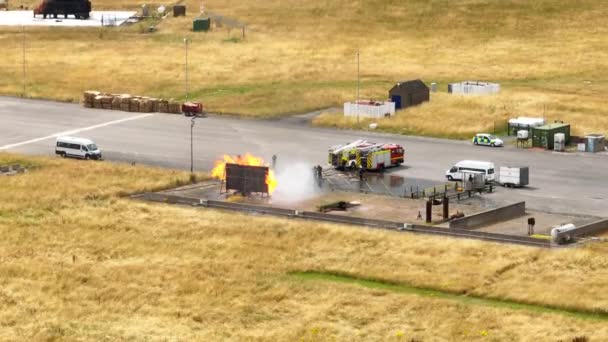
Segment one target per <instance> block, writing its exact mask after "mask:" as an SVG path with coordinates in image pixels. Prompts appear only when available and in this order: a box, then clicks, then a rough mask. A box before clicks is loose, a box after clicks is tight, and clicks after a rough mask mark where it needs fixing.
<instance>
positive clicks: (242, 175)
mask: <svg viewBox="0 0 608 342" xmlns="http://www.w3.org/2000/svg"><path fill="white" fill-rule="evenodd" d="M268 170H269V169H268V167H267V166H250V165H239V164H226V171H225V172H226V174H225V177H224V180H223V181H222V187H221V188H220V192H221V191H224V192H228V191H230V190H234V191H236V192H238V193H240V194H242V195H243V196H249V195H250V194H252V193H261V194H262V195H264V194H266V195H269V191H268V184H267V182H266V179H267V177H268Z"/></svg>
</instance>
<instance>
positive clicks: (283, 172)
mask: <svg viewBox="0 0 608 342" xmlns="http://www.w3.org/2000/svg"><path fill="white" fill-rule="evenodd" d="M275 178H276V179H277V183H278V184H277V187H276V189H275V191H274V192H273V193H272V197H273V199H275V200H278V201H282V202H298V201H302V200H307V199H310V198H313V197H315V196H316V194H317V193H318V191H319V188H318V187H317V184H316V180H315V177H314V173H313V167H312V165H308V164H304V163H295V164H290V165H287V166H285V167H279V168H278V169H277V170H275Z"/></svg>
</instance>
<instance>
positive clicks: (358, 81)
mask: <svg viewBox="0 0 608 342" xmlns="http://www.w3.org/2000/svg"><path fill="white" fill-rule="evenodd" d="M359 83H360V78H359V50H357V124H358V123H359Z"/></svg>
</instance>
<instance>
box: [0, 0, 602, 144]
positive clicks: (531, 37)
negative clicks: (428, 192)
mask: <svg viewBox="0 0 608 342" xmlns="http://www.w3.org/2000/svg"><path fill="white" fill-rule="evenodd" d="M34 2H35V1H23V3H26V4H27V3H29V4H30V6H31V3H34ZM186 3H187V5H188V13H189V14H188V17H187V18H172V17H170V18H168V19H166V20H164V21H162V22H161V23H160V24H158V28H159V31H158V32H157V33H155V34H146V33H143V32H144V29H145V28H146V27H147V26H148V25H150V23H145V22H144V23H141V24H137V25H134V26H131V27H124V28H115V29H110V28H108V29H45V28H28V29H27V34H26V60H27V62H26V65H27V71H28V72H27V90H26V95H27V96H31V97H43V98H54V99H60V100H65V101H78V99H79V97H80V94H81V92H82V91H83V90H86V89H99V90H104V91H108V92H115V93H132V94H146V95H150V96H159V97H165V98H168V97H175V98H181V99H183V98H184V97H185V85H184V69H185V68H184V63H185V49H184V43H183V38H184V36H188V37H189V38H191V39H192V44H191V45H190V50H189V51H190V52H189V58H190V63H189V72H190V80H191V87H190V89H191V96H193V97H194V98H195V99H197V100H201V101H204V102H205V103H207V104H208V106H209V109H210V110H212V111H216V112H222V113H237V114H242V115H253V116H276V115H283V114H286V113H294V112H305V111H310V110H313V109H321V108H327V107H332V106H341V104H342V102H343V101H345V100H352V99H353V98H354V97H355V88H356V87H355V80H356V70H357V68H356V58H355V52H356V51H357V50H359V51H360V53H361V76H362V83H361V86H362V89H361V97H362V98H376V99H383V98H386V96H387V92H388V89H389V88H390V87H391V85H392V84H394V82H396V81H399V80H404V79H413V78H421V79H423V80H425V81H426V82H437V83H438V84H439V85H440V89H441V90H442V91H443V92H445V88H446V84H447V83H448V82H452V81H461V80H468V79H472V80H488V81H494V82H499V83H501V85H502V88H503V90H504V91H503V93H502V94H501V95H500V96H496V97H492V98H490V99H461V98H458V97H449V96H447V95H445V94H436V95H435V96H434V97H433V102H434V103H431V104H429V105H425V106H421V107H419V108H416V109H412V110H408V111H406V112H403V113H401V114H400V115H399V118H398V119H396V120H392V121H391V122H382V123H380V128H381V129H386V130H390V131H395V132H404V133H414V134H429V135H440V136H450V137H463V136H467V137H468V136H469V135H470V133H472V132H475V131H478V130H486V131H487V130H489V129H490V128H493V125H494V122H495V121H497V119H500V120H502V119H504V118H506V117H510V116H517V115H535V116H541V115H543V114H544V115H545V116H546V117H547V118H551V119H562V120H566V121H569V122H571V123H572V124H573V130H574V133H575V134H583V133H589V132H604V133H608V121H607V119H605V118H606V117H607V115H606V114H608V113H607V110H606V107H605V106H604V105H603V104H604V100H603V99H604V97H605V94H606V92H607V91H608V82H607V81H606V80H607V79H608V77H607V75H608V67H607V66H606V64H605V63H604V61H605V60H606V59H607V57H608V49H607V48H606V46H608V24H607V23H606V20H605V18H606V16H607V15H608V4H606V2H605V1H600V0H582V1H576V2H573V1H569V0H539V1H533V2H531V1H524V0H509V1H492V0H464V1H457V2H454V1H448V0H432V1H428V0H409V1H403V2H400V1H390V0H372V1H346V0H338V1H331V2H327V1H321V0H313V1H306V2H301V1H295V0H287V1H285V0H268V1H263V2H240V1H235V0H230V1H219V0H210V1H205V7H206V8H207V10H210V11H212V12H214V13H218V14H221V15H225V16H228V17H231V18H235V19H238V20H240V21H241V22H244V23H246V24H247V25H248V28H247V31H246V37H245V38H244V39H242V37H241V32H240V30H238V29H230V28H227V27H223V28H218V29H215V30H214V31H213V32H211V33H206V34H205V33H194V32H191V31H190V27H191V19H192V18H193V17H195V16H196V13H195V12H197V11H198V8H199V5H200V3H199V2H197V1H186ZM17 4H19V2H17ZM139 6H140V3H139V2H135V1H124V2H118V1H115V0H99V1H95V2H94V7H95V8H97V9H108V8H130V9H136V8H138V7H139ZM153 7H154V6H153ZM21 39H22V38H21V35H20V28H6V27H4V28H2V27H0V44H2V46H3V59H4V61H6V63H5V65H6V66H7V67H5V68H1V69H0V93H2V94H12V95H19V94H21V92H22V64H21V60H22V45H21ZM66 56H69V58H66ZM470 122H474V123H475V125H474V128H473V127H470V126H469V125H468V124H467V123H470ZM446 123H449V124H446ZM317 124H323V125H334V126H340V127H352V126H354V125H355V123H353V122H346V121H344V120H341V119H340V118H337V117H335V116H334V117H332V116H325V117H323V118H321V119H320V120H318V122H317Z"/></svg>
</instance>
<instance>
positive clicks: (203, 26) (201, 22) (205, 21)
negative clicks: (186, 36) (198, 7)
mask: <svg viewBox="0 0 608 342" xmlns="http://www.w3.org/2000/svg"><path fill="white" fill-rule="evenodd" d="M210 28H211V18H196V19H194V21H193V22H192V30H193V31H195V32H199V31H209V29H210Z"/></svg>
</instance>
